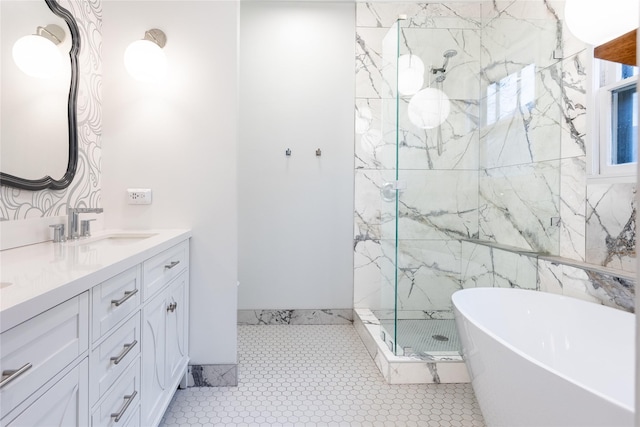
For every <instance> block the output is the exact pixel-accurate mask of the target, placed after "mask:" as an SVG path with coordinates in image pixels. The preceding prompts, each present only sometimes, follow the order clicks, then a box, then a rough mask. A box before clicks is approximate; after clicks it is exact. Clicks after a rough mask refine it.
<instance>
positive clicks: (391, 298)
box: [376, 22, 399, 352]
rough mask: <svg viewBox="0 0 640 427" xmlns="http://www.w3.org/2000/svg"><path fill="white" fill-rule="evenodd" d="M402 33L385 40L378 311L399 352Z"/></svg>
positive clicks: (385, 336)
mask: <svg viewBox="0 0 640 427" xmlns="http://www.w3.org/2000/svg"><path fill="white" fill-rule="evenodd" d="M398 31H399V26H398V23H397V22H396V23H395V24H394V25H392V27H391V28H390V29H389V31H388V32H387V34H386V35H385V37H384V39H383V41H382V59H383V67H382V79H383V82H384V83H383V85H382V90H383V93H382V99H381V102H382V105H381V107H382V108H381V109H382V134H383V147H382V150H380V160H381V163H382V169H381V182H382V184H381V189H380V196H381V197H380V200H381V208H380V212H381V236H382V238H381V242H380V243H381V246H382V253H383V261H382V262H383V265H382V268H381V269H382V289H381V293H380V295H381V301H380V310H378V311H377V312H376V315H377V317H378V319H379V320H380V325H381V335H382V339H383V340H384V341H385V342H386V343H387V345H388V346H389V348H390V349H391V351H394V352H395V343H396V313H397V295H398V292H397V274H398V271H397V269H396V265H397V256H398V255H397V242H398V233H397V226H398V221H397V219H398V203H399V198H398V192H397V182H398V168H397V165H398V156H397V150H398V121H397V117H398V112H397V105H398V99H397V82H398V67H397V62H398Z"/></svg>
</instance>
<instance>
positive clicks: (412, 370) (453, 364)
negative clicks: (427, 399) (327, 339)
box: [353, 308, 471, 384]
mask: <svg viewBox="0 0 640 427" xmlns="http://www.w3.org/2000/svg"><path fill="white" fill-rule="evenodd" d="M353 326H354V327H355V329H356V332H357V333H358V335H359V336H360V339H361V340H362V342H363V343H364V345H365V347H366V348H367V351H368V352H369V355H370V356H371V357H372V358H373V360H374V362H375V364H376V366H377V367H378V369H379V370H380V372H381V373H382V376H383V377H384V379H385V380H386V381H387V383H389V384H455V383H469V382H471V380H470V378H469V373H468V371H467V366H466V364H465V362H464V359H463V358H462V357H461V356H451V355H449V354H447V355H444V354H443V355H440V356H438V355H434V356H433V357H431V359H420V358H417V357H412V356H396V355H395V354H393V352H391V350H390V349H389V347H388V346H387V344H386V343H385V342H384V341H383V340H382V338H381V336H380V322H379V321H378V319H377V318H376V316H375V315H374V314H373V313H372V312H371V310H369V309H360V308H357V309H354V314H353Z"/></svg>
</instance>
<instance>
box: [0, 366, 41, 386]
mask: <svg viewBox="0 0 640 427" xmlns="http://www.w3.org/2000/svg"><path fill="white" fill-rule="evenodd" d="M31 367H33V365H32V364H31V363H26V364H25V365H24V366H22V367H21V368H19V369H9V370H6V371H2V381H0V388H2V387H4V386H6V385H7V384H9V383H10V382H11V381H13V380H15V379H16V378H18V377H19V376H20V375H22V374H24V373H25V372H27V371H28V370H29V369H31Z"/></svg>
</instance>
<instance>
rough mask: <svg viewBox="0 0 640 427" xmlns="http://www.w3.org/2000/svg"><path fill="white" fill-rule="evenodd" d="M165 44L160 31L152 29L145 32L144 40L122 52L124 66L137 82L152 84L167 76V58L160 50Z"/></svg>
mask: <svg viewBox="0 0 640 427" xmlns="http://www.w3.org/2000/svg"><path fill="white" fill-rule="evenodd" d="M166 44H167V36H166V35H165V33H164V32H163V31H162V30H158V29H157V28H153V29H151V30H149V31H145V33H144V38H143V39H142V40H137V41H135V42H133V43H131V44H130V45H129V47H127V50H125V52H124V66H125V68H126V69H127V71H128V72H129V74H131V76H132V77H133V78H134V79H136V80H138V81H146V82H154V81H160V80H162V79H164V77H165V76H166V74H167V57H166V56H165V54H164V51H163V50H162V48H163V47H164V46H165V45H166Z"/></svg>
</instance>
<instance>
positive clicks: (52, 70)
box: [12, 25, 65, 79]
mask: <svg viewBox="0 0 640 427" xmlns="http://www.w3.org/2000/svg"><path fill="white" fill-rule="evenodd" d="M64 36H65V33H64V30H63V29H62V28H60V27H59V26H57V25H48V26H46V27H38V30H37V34H31V35H28V36H24V37H21V38H19V39H18V40H17V41H16V42H15V43H14V45H13V49H12V55H13V60H14V62H15V63H16V65H17V66H18V68H19V69H20V71H22V72H23V73H25V74H26V75H28V76H31V77H36V78H40V79H50V78H52V77H53V76H55V75H56V74H57V73H59V72H60V70H61V69H62V54H61V53H60V50H59V49H58V47H57V45H58V44H60V43H61V42H62V41H63V40H64Z"/></svg>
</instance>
